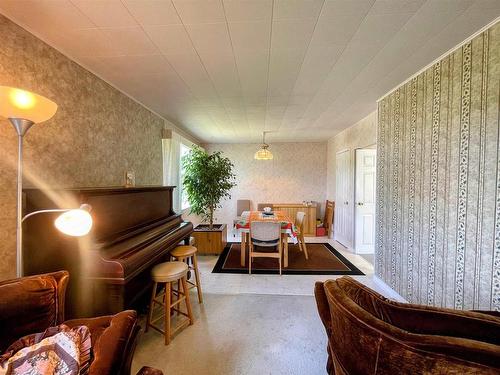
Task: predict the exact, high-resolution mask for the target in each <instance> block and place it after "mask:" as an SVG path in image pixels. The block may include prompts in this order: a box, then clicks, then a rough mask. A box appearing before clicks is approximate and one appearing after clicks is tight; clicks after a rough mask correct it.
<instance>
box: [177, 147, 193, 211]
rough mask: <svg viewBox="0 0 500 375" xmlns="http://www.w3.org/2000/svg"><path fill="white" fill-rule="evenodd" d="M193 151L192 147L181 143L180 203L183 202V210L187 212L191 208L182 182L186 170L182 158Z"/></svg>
mask: <svg viewBox="0 0 500 375" xmlns="http://www.w3.org/2000/svg"><path fill="white" fill-rule="evenodd" d="M189 151H191V147H189V146H186V145H185V144H184V143H181V147H180V155H179V182H180V183H179V185H180V187H181V188H180V194H181V196H180V201H181V210H185V209H186V208H189V207H190V206H189V201H188V197H187V194H186V192H185V191H184V186H183V184H182V181H183V180H184V174H185V172H184V168H183V167H182V158H183V157H184V156H185V155H187V154H188V153H189Z"/></svg>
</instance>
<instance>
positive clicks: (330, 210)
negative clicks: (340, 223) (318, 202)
mask: <svg viewBox="0 0 500 375" xmlns="http://www.w3.org/2000/svg"><path fill="white" fill-rule="evenodd" d="M334 212H335V202H334V201H329V200H327V201H326V206H325V218H324V219H323V226H324V227H325V232H326V233H325V234H326V235H327V237H328V238H331V234H332V227H333V215H334Z"/></svg>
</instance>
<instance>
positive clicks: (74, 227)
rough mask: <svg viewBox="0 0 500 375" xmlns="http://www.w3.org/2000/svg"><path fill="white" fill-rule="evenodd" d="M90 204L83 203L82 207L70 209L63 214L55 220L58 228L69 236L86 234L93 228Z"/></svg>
mask: <svg viewBox="0 0 500 375" xmlns="http://www.w3.org/2000/svg"><path fill="white" fill-rule="evenodd" d="M91 209H92V207H91V206H90V205H88V204H82V205H81V206H80V208H77V209H74V210H68V211H66V212H64V213H63V214H61V215H60V216H59V217H58V218H57V219H56V220H55V222H54V224H55V226H56V228H57V229H59V230H60V231H61V232H63V233H64V234H67V235H68V236H74V237H81V236H85V235H86V234H88V233H89V232H90V229H92V216H90V213H89V212H90V210H91Z"/></svg>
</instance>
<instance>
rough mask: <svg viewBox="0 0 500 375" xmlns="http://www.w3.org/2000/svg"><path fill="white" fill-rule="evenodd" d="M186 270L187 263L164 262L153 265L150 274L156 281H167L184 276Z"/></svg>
mask: <svg viewBox="0 0 500 375" xmlns="http://www.w3.org/2000/svg"><path fill="white" fill-rule="evenodd" d="M187 272H188V265H187V264H186V263H184V262H165V263H160V264H157V265H156V266H154V267H153V269H152V270H151V276H152V277H153V280H154V281H156V282H157V283H168V282H171V281H177V280H179V279H180V278H181V277H184V276H186V274H187Z"/></svg>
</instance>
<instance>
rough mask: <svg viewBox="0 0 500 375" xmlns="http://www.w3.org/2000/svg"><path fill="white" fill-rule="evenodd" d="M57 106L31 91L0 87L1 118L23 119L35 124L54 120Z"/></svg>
mask: <svg viewBox="0 0 500 375" xmlns="http://www.w3.org/2000/svg"><path fill="white" fill-rule="evenodd" d="M56 111H57V104H56V103H54V102H53V101H52V100H50V99H47V98H45V97H43V96H41V95H38V94H34V93H32V92H29V91H25V90H21V89H17V88H14V87H7V86H0V116H1V117H5V118H12V119H23V120H28V121H30V122H33V123H35V124H37V123H40V122H44V121H47V120H49V119H50V118H52V116H54V115H55V113H56Z"/></svg>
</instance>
